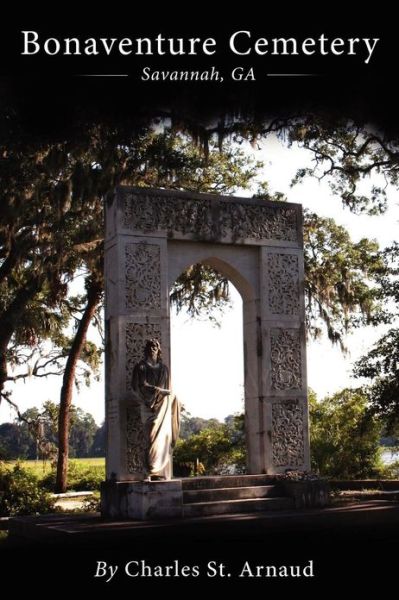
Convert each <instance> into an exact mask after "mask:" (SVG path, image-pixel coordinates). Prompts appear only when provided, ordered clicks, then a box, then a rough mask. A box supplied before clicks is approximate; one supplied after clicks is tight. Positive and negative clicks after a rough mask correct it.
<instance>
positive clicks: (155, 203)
mask: <svg viewBox="0 0 399 600" xmlns="http://www.w3.org/2000/svg"><path fill="white" fill-rule="evenodd" d="M196 263H204V264H207V265H209V266H212V267H214V268H215V269H216V270H218V271H219V272H221V273H222V274H223V275H224V276H226V277H227V278H228V279H230V280H231V281H232V283H233V284H234V285H235V286H236V287H237V289H238V291H239V292H240V293H241V296H242V299H243V313H244V314H243V327H244V387H245V427H246V438H247V457H248V473H250V474H262V473H267V474H276V473H281V472H285V471H286V470H288V469H295V470H308V469H309V467H310V462H309V433H308V408H307V383H306V355H305V351H306V348H305V310H304V292H303V281H304V271H303V236H302V207H301V206H300V205H298V204H291V203H277V202H268V201H265V200H256V199H248V198H237V197H233V196H229V197H223V196H218V195H213V194H198V193H191V192H178V191H167V190H158V189H148V188H133V187H119V188H117V189H116V190H115V191H113V192H112V193H110V194H109V195H108V197H107V198H106V241H105V280H106V308H105V319H106V331H107V343H106V422H107V480H112V481H116V482H129V481H130V482H134V481H140V480H141V479H142V471H143V445H142V435H141V431H140V415H139V412H138V411H137V407H135V406H134V405H132V403H131V379H132V371H133V368H134V366H135V364H137V363H138V362H139V361H140V360H141V358H142V351H143V346H144V343H145V340H146V339H148V338H154V337H155V338H157V339H159V340H160V342H161V345H162V351H163V361H164V362H165V363H166V365H167V366H168V367H170V316H169V290H170V286H171V285H172V284H173V283H174V281H175V280H176V278H177V277H178V276H179V275H180V274H181V273H182V272H183V271H184V270H185V269H186V268H187V267H188V266H190V265H192V264H196ZM172 367H173V366H172ZM172 375H173V373H172ZM182 400H183V402H184V399H182Z"/></svg>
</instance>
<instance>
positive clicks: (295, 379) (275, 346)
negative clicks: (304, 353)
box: [271, 329, 302, 390]
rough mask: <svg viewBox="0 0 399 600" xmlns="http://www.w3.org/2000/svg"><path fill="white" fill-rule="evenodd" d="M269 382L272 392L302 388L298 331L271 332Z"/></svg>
mask: <svg viewBox="0 0 399 600" xmlns="http://www.w3.org/2000/svg"><path fill="white" fill-rule="evenodd" d="M271 380H272V389H273V390H299V389H301V388H302V359H301V339H300V331H299V330H298V329H272V330H271Z"/></svg>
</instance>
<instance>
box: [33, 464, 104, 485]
mask: <svg viewBox="0 0 399 600" xmlns="http://www.w3.org/2000/svg"><path fill="white" fill-rule="evenodd" d="M104 479H105V466H104V465H87V464H85V463H84V462H77V461H75V460H71V461H70V462H69V468H68V488H67V489H68V490H69V491H71V490H73V491H76V492H79V491H95V490H99V489H100V484H101V482H102V481H104ZM55 480H56V472H55V470H52V471H51V472H50V473H48V474H47V475H46V476H45V477H43V479H42V480H41V481H40V486H41V487H43V488H45V489H47V490H51V491H53V490H54V487H55Z"/></svg>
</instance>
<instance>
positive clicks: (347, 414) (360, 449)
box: [309, 389, 382, 479]
mask: <svg viewBox="0 0 399 600" xmlns="http://www.w3.org/2000/svg"><path fill="white" fill-rule="evenodd" d="M309 406H310V447H311V459H312V469H313V470H315V471H317V472H319V473H320V475H322V476H325V477H333V478H341V479H362V478H367V477H373V476H376V475H377V473H378V470H379V469H380V467H381V463H380V460H379V458H380V437H381V431H382V423H381V421H380V420H378V419H377V418H376V417H375V416H373V415H372V414H371V413H370V411H369V408H368V401H367V396H365V395H364V393H363V392H362V390H361V389H344V390H342V391H340V392H337V393H336V394H334V395H332V396H327V397H326V398H324V399H323V400H321V401H317V399H316V395H315V394H314V393H313V392H312V393H310V394H309Z"/></svg>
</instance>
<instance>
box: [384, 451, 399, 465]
mask: <svg viewBox="0 0 399 600" xmlns="http://www.w3.org/2000/svg"><path fill="white" fill-rule="evenodd" d="M381 458H382V462H383V463H384V465H391V464H392V463H394V462H395V461H397V460H398V461H399V451H397V450H394V451H392V450H390V449H389V448H388V449H385V450H383V451H382V452H381Z"/></svg>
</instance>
